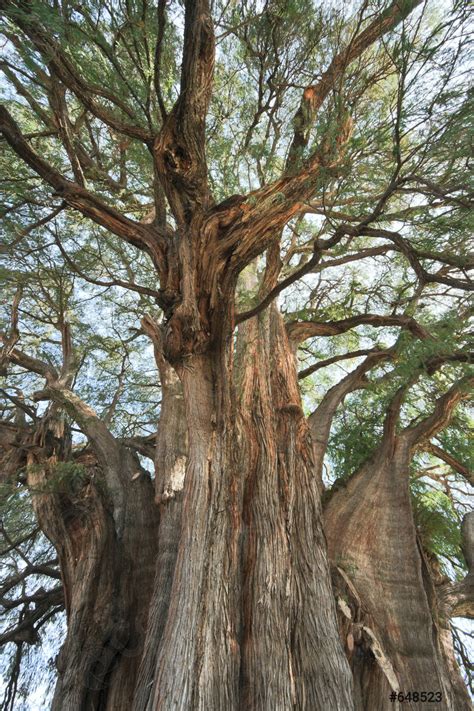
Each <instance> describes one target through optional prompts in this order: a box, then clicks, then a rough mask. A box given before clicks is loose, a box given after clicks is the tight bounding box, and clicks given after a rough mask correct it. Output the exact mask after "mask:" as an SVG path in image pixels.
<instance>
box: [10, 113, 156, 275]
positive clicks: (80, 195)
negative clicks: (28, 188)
mask: <svg viewBox="0 0 474 711" xmlns="http://www.w3.org/2000/svg"><path fill="white" fill-rule="evenodd" d="M0 131H1V132H2V133H3V135H4V137H5V139H6V140H7V142H8V143H9V145H10V146H11V148H12V149H13V150H14V151H15V153H16V154H17V155H18V156H19V157H20V158H21V159H22V160H24V161H25V163H27V165H29V166H30V168H32V169H33V170H34V171H35V173H37V174H38V175H39V176H40V177H41V178H43V180H44V181H45V182H46V183H48V184H49V185H51V187H53V188H54V189H55V191H56V193H57V194H58V195H60V196H61V197H62V198H63V200H64V201H65V202H66V203H67V204H68V205H69V206H70V207H72V208H74V209H76V210H79V212H81V213H82V214H83V215H85V216H86V217H89V218H90V219H91V220H93V221H94V222H95V223H97V224H98V225H100V226H101V227H105V228H106V229H108V230H110V231H111V232H113V233H114V234H116V235H118V236H119V237H122V238H123V239H125V240H126V241H127V242H129V243H130V244H132V245H133V246H135V247H138V248H139V249H142V250H144V251H146V252H147V253H148V254H150V256H151V257H152V259H154V261H155V263H157V262H159V261H160V257H161V250H160V246H159V240H158V239H157V237H159V233H158V232H157V231H156V230H154V231H152V230H150V228H149V227H147V226H145V225H143V224H141V223H139V222H135V221H133V220H130V219H129V218H128V217H125V216H124V215H122V214H121V213H120V212H118V211H117V210H115V209H114V208H113V207H110V206H109V205H107V204H106V203H104V202H102V200H100V198H98V197H97V196H96V195H94V194H93V193H91V192H89V191H88V190H86V189H85V188H83V187H82V186H80V185H78V184H77V183H74V182H72V181H71V180H68V179H67V178H65V177H64V176H63V175H61V173H59V172H58V171H57V170H56V169H55V168H53V166H51V165H50V164H49V163H47V162H46V161H45V160H44V158H42V157H41V156H39V155H38V154H37V153H36V151H35V150H34V149H33V148H32V147H31V146H30V144H29V143H28V142H27V141H26V140H25V138H24V136H23V135H22V133H21V131H20V129H19V127H18V125H17V124H16V122H15V121H14V119H13V118H12V116H11V115H10V113H9V112H8V111H7V109H5V107H3V106H1V107H0Z"/></svg>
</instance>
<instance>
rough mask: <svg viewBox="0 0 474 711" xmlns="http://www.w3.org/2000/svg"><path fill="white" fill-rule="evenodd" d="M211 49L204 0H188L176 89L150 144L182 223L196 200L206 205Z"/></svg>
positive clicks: (210, 24) (210, 28) (211, 29)
mask: <svg viewBox="0 0 474 711" xmlns="http://www.w3.org/2000/svg"><path fill="white" fill-rule="evenodd" d="M214 52H215V46H214V25H213V21H212V16H211V11H210V8H209V2H208V0H186V2H185V17H184V46H183V62H182V67H181V87H180V94H179V97H178V100H177V101H176V103H175V105H174V107H173V110H172V111H171V113H170V115H169V116H168V118H167V120H166V121H165V123H164V125H163V127H162V129H161V132H160V134H159V136H158V137H157V139H156V141H155V145H154V151H155V157H156V162H157V167H158V173H159V176H160V179H161V181H162V183H163V187H164V190H165V192H166V195H167V198H168V201H169V203H170V205H171V208H172V210H173V214H174V216H175V218H176V220H177V221H178V223H181V224H183V223H186V222H187V221H188V220H189V219H190V215H191V213H192V212H193V211H194V209H195V208H196V207H197V206H198V205H199V206H201V207H206V206H207V205H208V204H210V194H209V186H208V176H207V164H206V154H205V129H206V116H207V110H208V106H209V101H210V98H211V91H212V79H213V73H214Z"/></svg>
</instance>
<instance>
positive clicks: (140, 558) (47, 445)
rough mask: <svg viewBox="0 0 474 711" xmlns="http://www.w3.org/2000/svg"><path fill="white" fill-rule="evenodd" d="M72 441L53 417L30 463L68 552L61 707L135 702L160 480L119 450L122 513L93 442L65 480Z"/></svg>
mask: <svg viewBox="0 0 474 711" xmlns="http://www.w3.org/2000/svg"><path fill="white" fill-rule="evenodd" d="M65 443H67V437H66V435H65V432H64V427H63V425H62V422H61V420H60V418H59V419H58V417H57V416H55V417H52V418H46V420H45V421H44V425H43V427H42V428H41V431H40V432H39V436H38V438H37V441H36V445H37V447H36V449H35V452H34V454H32V455H31V457H30V466H29V467H28V485H29V487H30V490H31V491H32V493H33V506H34V508H35V511H36V515H37V517H38V521H39V523H40V525H41V527H42V529H43V531H44V533H45V534H46V535H47V536H48V538H49V539H50V541H51V542H52V544H53V545H54V546H55V548H56V550H57V552H58V556H59V563H60V568H61V577H62V580H63V587H64V597H65V605H66V614H67V636H66V640H65V643H64V645H63V647H62V649H61V652H60V654H59V655H58V659H57V668H58V680H57V684H56V689H55V694H54V699H53V704H52V709H53V711H64V710H65V709H68V710H71V711H73V710H74V709H77V710H78V711H79V709H91V710H92V709H104V711H120V710H121V709H123V711H126V710H127V711H128V709H130V707H131V703H132V697H133V691H134V687H135V683H136V676H137V671H138V665H139V662H140V657H141V653H142V649H143V642H144V636H145V629H146V620H147V610H148V605H149V600H150V595H151V591H152V581H153V569H154V562H155V556H156V532H157V522H158V519H157V511H156V508H155V506H154V504H153V489H152V484H151V481H150V479H149V477H148V475H147V474H146V473H145V472H144V471H143V470H142V469H141V467H140V463H139V461H138V459H137V458H136V457H135V456H134V455H132V454H131V453H130V451H129V450H127V449H125V448H124V447H121V446H120V445H118V444H117V445H116V447H115V448H113V449H110V451H109V461H108V464H107V466H108V468H109V469H110V470H113V473H114V476H115V477H116V478H117V480H118V481H119V482H120V485H121V487H122V494H123V503H122V507H121V510H120V511H119V512H117V510H116V508H115V507H114V497H112V496H110V495H109V492H108V491H107V486H106V483H105V479H106V477H104V471H103V467H102V465H101V464H99V462H98V460H97V456H96V455H95V453H94V452H93V451H91V450H89V451H86V452H85V453H84V454H83V455H82V456H80V457H79V458H77V459H76V461H75V465H76V466H82V467H83V468H84V469H83V472H81V471H80V470H79V469H77V470H76V471H74V470H73V473H72V475H71V476H69V477H67V479H66V481H64V480H60V479H58V472H60V471H61V470H60V468H58V464H60V463H61V462H62V461H64V459H66V458H68V452H67V451H64V445H65ZM66 447H67V444H66ZM117 513H118V515H117Z"/></svg>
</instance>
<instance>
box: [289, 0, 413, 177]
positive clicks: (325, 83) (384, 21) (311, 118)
mask: <svg viewBox="0 0 474 711" xmlns="http://www.w3.org/2000/svg"><path fill="white" fill-rule="evenodd" d="M420 3H421V0H408V2H400V0H395V2H393V3H392V4H391V5H390V6H389V7H388V8H387V9H386V10H385V11H384V12H381V13H380V15H379V16H378V17H376V19H375V20H374V21H373V22H371V24H370V25H369V26H368V27H366V29H365V30H363V31H362V32H360V33H359V34H358V35H357V36H356V37H355V38H353V39H352V41H351V42H350V43H349V45H348V46H347V47H346V48H345V49H344V50H343V51H342V52H340V53H339V54H337V55H336V56H335V57H334V58H333V60H332V61H331V64H330V65H329V67H328V69H327V70H326V71H325V72H324V73H323V75H322V77H321V79H320V80H319V82H318V83H317V84H313V85H310V86H307V87H306V89H305V90H304V92H303V96H302V99H301V104H300V107H299V109H298V111H297V112H296V114H295V117H294V119H293V127H294V135H293V140H292V143H291V146H290V150H289V153H288V159H287V164H286V172H289V171H292V170H294V169H295V167H296V166H297V164H298V162H299V159H300V158H301V156H302V153H303V151H304V149H305V148H306V146H307V145H308V141H309V135H310V129H311V127H312V126H313V124H314V122H315V120H316V117H317V115H318V111H319V109H320V108H321V106H322V104H323V102H324V100H325V99H326V98H327V96H328V95H329V93H330V91H332V90H333V89H335V88H336V86H337V84H338V82H339V81H340V79H341V78H342V76H343V74H344V72H345V70H346V68H347V67H348V66H349V64H351V62H353V61H354V60H355V59H357V58H358V57H360V56H361V55H362V54H363V53H364V52H365V50H366V49H368V47H370V46H371V45H372V44H374V43H375V42H376V41H377V40H379V39H381V38H382V37H383V36H384V35H385V34H386V33H387V32H390V31H391V30H393V29H394V28H395V27H396V26H397V25H398V24H399V23H400V22H402V21H403V20H404V19H406V18H407V17H408V15H409V14H410V13H411V12H412V11H413V10H414V9H415V8H416V7H417V6H418V5H419V4H420Z"/></svg>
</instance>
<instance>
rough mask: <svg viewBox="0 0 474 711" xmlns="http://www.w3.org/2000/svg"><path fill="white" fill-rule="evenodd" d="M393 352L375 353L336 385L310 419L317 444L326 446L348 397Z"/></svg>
mask: <svg viewBox="0 0 474 711" xmlns="http://www.w3.org/2000/svg"><path fill="white" fill-rule="evenodd" d="M392 353H393V350H392V349H389V350H385V351H374V352H373V353H371V354H370V355H369V356H368V357H367V358H366V359H365V360H364V362H363V363H361V364H360V365H359V366H358V367H357V368H356V369H355V370H353V371H352V372H351V373H349V374H348V375H346V377H345V378H343V379H342V380H341V381H340V382H339V383H337V384H336V385H334V386H333V387H332V388H331V389H330V390H328V392H327V393H326V395H325V396H324V397H323V399H322V400H321V402H320V404H319V405H318V407H317V408H316V410H315V411H314V412H313V413H312V414H311V415H310V417H309V420H308V421H309V425H310V427H311V432H312V435H313V441H314V442H315V443H316V444H319V445H323V446H326V444H327V440H328V436H329V431H330V429H331V424H332V418H333V417H334V413H335V412H336V410H337V408H338V407H339V405H340V404H341V402H342V401H343V400H344V398H345V397H346V395H348V394H349V393H350V392H352V391H354V390H357V389H359V388H361V387H364V385H365V382H366V380H365V374H366V373H367V371H369V370H370V369H371V368H373V367H375V366H376V365H378V364H379V363H380V362H382V361H384V360H386V359H387V358H390V356H391V355H392Z"/></svg>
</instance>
